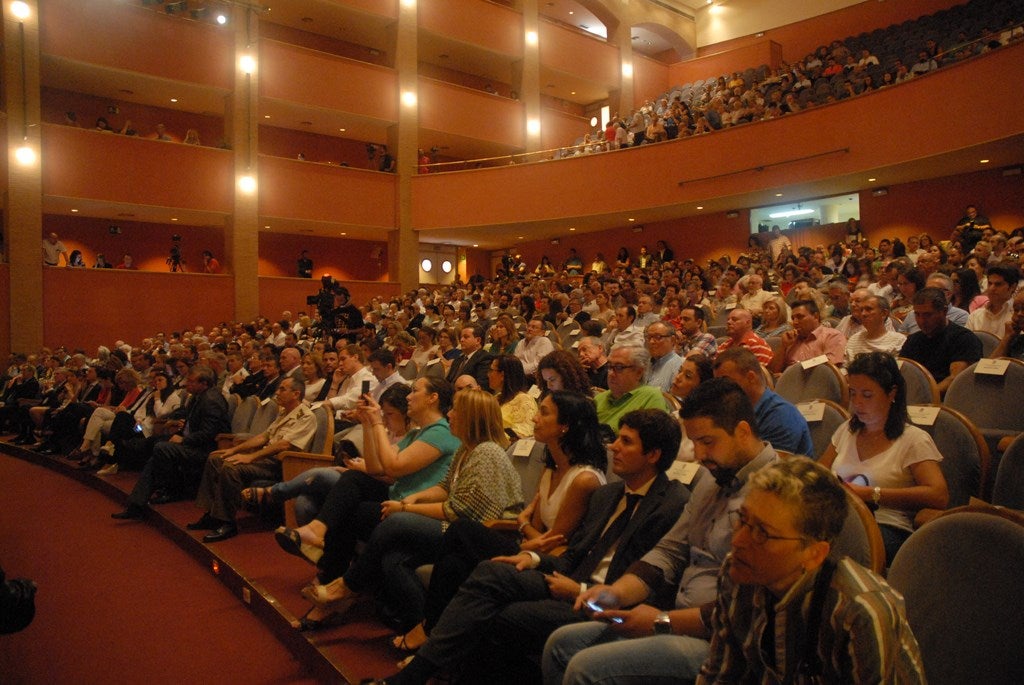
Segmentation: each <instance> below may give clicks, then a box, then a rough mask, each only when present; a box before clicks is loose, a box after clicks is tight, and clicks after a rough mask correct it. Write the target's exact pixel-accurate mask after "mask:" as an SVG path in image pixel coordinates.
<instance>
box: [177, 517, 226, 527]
mask: <svg viewBox="0 0 1024 685" xmlns="http://www.w3.org/2000/svg"><path fill="white" fill-rule="evenodd" d="M223 523H224V522H223V521H218V520H217V519H215V518H213V517H212V516H210V515H209V514H203V517H202V518H201V519H199V520H198V521H196V522H195V523H188V524H186V525H185V527H186V528H188V529H189V530H217V529H218V528H220V526H221V524H223Z"/></svg>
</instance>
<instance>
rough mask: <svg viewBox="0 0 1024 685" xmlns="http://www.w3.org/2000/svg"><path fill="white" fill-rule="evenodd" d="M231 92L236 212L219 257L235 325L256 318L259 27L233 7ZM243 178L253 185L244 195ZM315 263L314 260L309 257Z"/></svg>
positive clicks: (252, 16)
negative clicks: (230, 287)
mask: <svg viewBox="0 0 1024 685" xmlns="http://www.w3.org/2000/svg"><path fill="white" fill-rule="evenodd" d="M232 17H233V20H232V24H233V25H234V27H235V71H234V76H235V79H234V89H233V92H232V94H231V95H229V96H228V98H227V102H226V103H225V108H224V109H225V111H224V123H225V136H226V137H227V140H228V142H229V144H230V145H231V149H232V150H233V151H234V156H235V159H234V170H235V177H234V179H233V187H234V198H235V211H234V213H233V214H232V216H230V217H229V218H228V221H227V225H226V226H225V227H224V241H225V243H226V244H225V246H224V255H225V262H226V266H227V268H228V269H229V270H230V271H231V273H232V275H233V277H234V287H235V308H234V317H235V320H236V321H249V320H251V319H253V318H255V317H256V316H257V315H258V314H259V313H260V311H259V291H260V288H259V271H258V266H259V244H260V240H259V236H260V234H259V229H260V217H259V178H260V176H259V156H258V155H257V150H258V142H259V126H258V123H257V114H258V112H259V74H260V67H259V21H258V15H257V14H256V12H255V11H253V10H251V9H247V8H245V7H242V6H241V5H235V6H234V7H233V8H232ZM243 58H251V60H252V62H251V64H253V65H254V67H253V68H252V69H251V73H246V72H245V70H244V69H243V67H242V60H243ZM243 177H250V178H252V179H254V180H255V181H256V187H255V188H254V189H250V190H246V189H245V188H244V187H243V185H242V184H241V183H240V182H239V181H240V179H242V178H243ZM314 259H315V255H314Z"/></svg>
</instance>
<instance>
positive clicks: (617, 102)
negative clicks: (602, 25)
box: [608, 21, 634, 117]
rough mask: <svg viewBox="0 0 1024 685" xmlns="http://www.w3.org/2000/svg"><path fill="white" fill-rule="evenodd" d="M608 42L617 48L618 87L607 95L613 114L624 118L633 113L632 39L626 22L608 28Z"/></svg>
mask: <svg viewBox="0 0 1024 685" xmlns="http://www.w3.org/2000/svg"><path fill="white" fill-rule="evenodd" d="M608 42H609V43H611V44H612V45H617V46H618V47H619V87H618V88H617V89H614V90H611V91H610V92H609V93H608V104H609V105H610V106H611V110H612V112H613V113H615V112H618V113H619V116H620V117H624V116H626V115H628V114H629V113H630V112H632V111H633V109H634V108H633V39H632V35H631V33H630V25H629V22H628V21H620V22H619V24H618V25H617V26H615V27H609V28H608Z"/></svg>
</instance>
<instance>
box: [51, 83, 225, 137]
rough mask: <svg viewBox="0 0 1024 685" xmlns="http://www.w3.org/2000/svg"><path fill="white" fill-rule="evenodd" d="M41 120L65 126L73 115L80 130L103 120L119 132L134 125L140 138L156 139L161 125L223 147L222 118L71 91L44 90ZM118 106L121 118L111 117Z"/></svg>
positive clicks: (118, 115) (176, 134) (182, 135)
mask: <svg viewBox="0 0 1024 685" xmlns="http://www.w3.org/2000/svg"><path fill="white" fill-rule="evenodd" d="M40 97H41V99H42V102H41V113H42V119H43V121H44V122H46V123H48V124H61V125H63V124H64V117H65V113H66V112H69V111H70V112H74V113H75V114H76V115H77V117H78V123H79V126H80V127H81V128H83V129H91V128H94V127H95V126H96V120H97V119H98V118H99V117H104V118H105V119H106V120H107V123H109V124H110V126H111V127H112V128H114V129H115V130H117V131H120V130H121V127H122V126H123V125H124V123H125V122H126V121H130V122H132V128H134V129H135V130H136V131H137V132H138V136H139V137H140V138H146V137H148V136H151V135H154V134H155V132H156V125H157V124H160V123H162V124H163V125H164V126H165V127H166V128H167V132H168V133H170V134H171V135H173V136H176V137H177V138H179V139H183V138H184V137H185V132H186V131H188V129H190V128H194V129H196V131H198V132H199V140H200V141H201V142H202V144H203V145H204V146H206V147H221V146H222V144H223V143H224V120H223V118H221V117H215V116H208V115H203V114H193V113H192V112H182V111H180V110H176V109H166V108H164V107H147V106H145V105H140V104H137V103H134V102H120V101H117V100H110V99H108V98H104V97H100V96H98V95H87V94H84V93H74V92H72V91H68V90H54V89H52V88H43V89H42V93H41V95H40ZM110 105H116V106H117V108H118V109H119V110H120V113H119V114H110V113H109V112H108V111H107V108H108V107H109V106H110Z"/></svg>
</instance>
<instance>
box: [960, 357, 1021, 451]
mask: <svg viewBox="0 0 1024 685" xmlns="http://www.w3.org/2000/svg"><path fill="white" fill-rule="evenodd" d="M977 366H978V365H977V364H971V365H970V366H968V367H967V368H966V369H964V370H963V371H962V372H960V373H959V374H957V376H956V378H954V379H953V382H952V383H950V385H949V389H948V390H947V391H946V398H945V401H944V404H945V406H947V407H949V408H950V409H956V410H957V411H958V412H960V413H962V414H964V415H965V416H966V417H967V418H969V419H970V420H971V421H972V422H973V423H974V425H975V426H977V427H978V430H980V431H981V433H982V435H984V436H985V439H986V440H987V441H989V449H990V450H991V449H993V446H994V444H996V443H998V442H999V440H1000V438H1002V437H1005V436H1007V435H1016V434H1017V433H1020V432H1021V431H1022V430H1024V402H1021V401H1020V389H1021V388H1024V364H1017V363H1013V362H1011V363H1010V364H1009V366H1007V369H1006V373H1005V374H1003V375H1001V376H995V375H991V374H984V373H975V369H976V368H977Z"/></svg>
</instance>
